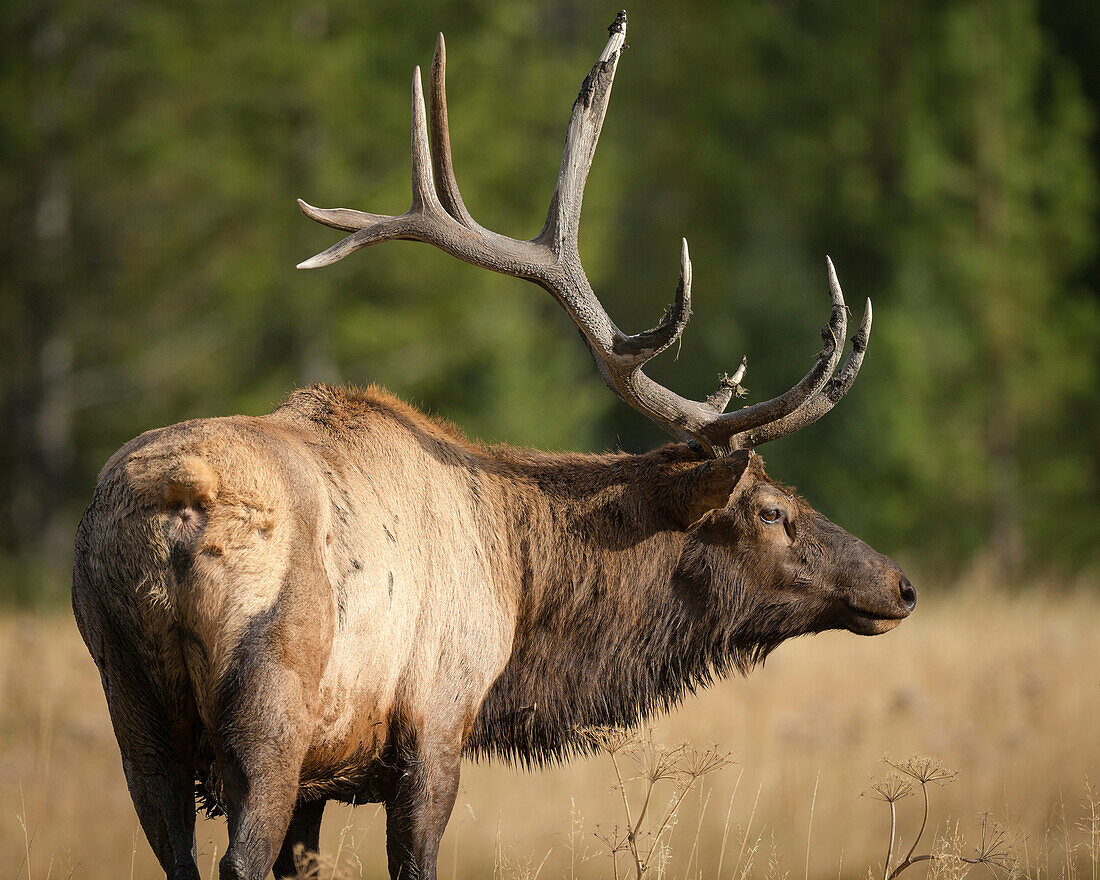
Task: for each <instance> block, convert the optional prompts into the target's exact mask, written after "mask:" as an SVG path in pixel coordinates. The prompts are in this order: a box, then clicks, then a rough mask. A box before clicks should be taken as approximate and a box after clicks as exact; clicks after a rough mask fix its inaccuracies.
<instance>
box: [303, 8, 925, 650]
mask: <svg viewBox="0 0 1100 880" xmlns="http://www.w3.org/2000/svg"><path fill="white" fill-rule="evenodd" d="M608 31H609V33H610V38H609V40H608V41H607V45H606V46H605V47H604V50H603V52H602V53H601V54H600V57H599V59H598V60H597V62H596V64H595V66H594V67H593V68H592V70H591V72H590V73H589V74H588V76H587V77H586V78H585V80H584V83H583V85H582V86H581V90H580V94H579V95H578V97H577V100H576V101H575V102H574V104H573V110H572V114H571V116H570V120H569V128H568V134H567V136H566V141H565V149H564V152H563V155H562V162H561V170H560V172H559V174H558V181H557V186H556V187H555V190H554V194H553V196H552V198H551V200H550V208H549V211H548V213H547V217H546V222H545V224H544V226H543V228H542V231H541V232H540V233H539V234H538V235H537V236H536V237H535V238H534V239H532V240H530V241H519V240H516V239H513V238H509V237H507V236H504V235H500V234H498V233H496V232H492V231H490V230H488V229H485V228H483V227H482V226H480V225H479V224H478V223H477V222H476V221H475V220H474V219H473V217H471V216H470V213H469V211H468V210H467V209H466V205H465V204H464V202H463V200H462V196H461V194H460V192H459V189H458V184H457V182H456V180H455V175H454V170H453V166H452V161H451V148H450V134H449V131H448V125H447V99H446V90H445V72H446V49H445V46H444V42H443V35H442V34H440V35H439V37H438V39H437V42H436V51H435V58H434V60H433V62H432V68H431V76H430V95H431V108H430V114H429V113H427V112H426V109H425V102H424V95H423V90H422V85H421V77H420V68H419V67H417V68H416V70H415V72H414V75H413V81H412V204H411V206H410V207H409V209H408V210H407V211H406V212H405V213H404V214H401V215H399V216H389V215H383V214H368V213H364V212H361V211H355V210H351V209H347V208H333V209H324V208H315V207H313V206H311V205H308V204H307V203H305V202H304V201H302V200H300V199H299V201H298V204H299V206H300V208H301V210H302V212H303V213H305V214H306V216H308V217H310V218H312V219H313V220H316V221H318V222H320V223H323V224H324V225H326V226H329V227H332V228H334V229H341V230H344V231H348V232H351V233H352V234H351V235H348V236H347V237H346V238H344V239H343V240H342V241H340V242H338V243H337V244H335V245H333V246H332V247H330V248H328V249H327V250H325V251H322V252H321V253H319V254H317V255H316V256H314V257H312V258H310V259H308V260H305V261H304V262H302V263H300V264H299V268H302V269H311V268H317V267H320V266H325V265H328V264H330V263H334V262H336V261H337V260H340V259H343V258H344V257H346V256H347V255H348V254H350V253H352V252H353V251H356V250H358V249H360V248H364V247H368V246H370V245H373V244H377V243H379V242H383V241H390V240H394V239H406V240H415V241H423V242H427V243H429V244H431V245H434V246H435V247H437V248H440V249H441V250H444V251H446V252H447V253H449V254H451V255H453V256H455V257H457V258H459V259H461V260H464V261H466V262H468V263H472V264H474V265H476V266H481V267H483V268H487V269H491V270H493V271H496V272H501V273H504V274H507V275H513V276H516V277H519V278H525V279H527V280H529V281H532V282H534V283H535V284H538V285H539V286H540V287H542V288H544V289H545V290H547V291H548V292H549V293H550V294H551V295H552V296H553V297H554V298H555V299H556V300H557V301H558V303H559V304H560V305H561V306H562V307H563V308H564V309H565V310H566V312H567V313H568V314H569V316H570V317H571V318H572V319H573V321H574V323H575V324H576V326H577V328H578V329H579V330H580V333H581V336H582V338H583V339H584V341H585V343H586V344H587V346H588V348H589V351H590V352H591V353H592V357H593V358H594V360H595V362H596V366H597V367H598V368H599V371H600V374H601V375H602V376H603V379H604V381H605V382H606V383H607V385H608V387H609V388H610V389H611V390H612V391H614V392H615V393H616V394H617V395H618V396H619V397H621V398H622V399H623V400H624V401H626V402H627V403H628V404H630V405H631V406H632V407H634V408H635V409H637V410H638V411H639V412H641V413H643V414H644V415H646V416H647V417H649V418H650V419H652V420H653V421H654V422H656V423H657V424H658V425H660V426H661V427H662V428H663V429H664V430H666V431H667V432H668V433H669V434H671V435H672V436H673V437H675V438H677V439H678V440H681V441H684V442H686V443H688V444H689V445H690V446H691V447H693V448H694V449H695V450H697V451H698V452H699V453H700V454H701V455H702V456H704V457H706V458H709V459H712V460H711V461H709V462H707V463H705V464H703V465H699V466H697V467H696V468H695V469H694V472H693V473H692V474H691V475H690V476H688V477H687V479H686V483H685V486H683V487H681V489H682V490H683V491H679V490H678V491H675V492H673V495H674V496H676V497H673V498H672V499H670V500H671V501H672V504H673V507H674V508H675V509H676V515H677V516H678V517H680V518H681V519H682V523H681V524H682V527H683V528H685V529H686V534H687V541H686V545H685V549H684V553H683V556H682V558H681V560H680V564H679V566H678V568H677V576H678V577H679V578H680V579H681V580H682V581H683V582H684V583H688V582H695V583H697V584H701V585H703V586H704V587H705V588H706V589H707V590H710V591H712V592H713V593H714V595H715V596H721V595H723V593H724V592H725V593H729V592H730V588H731V586H732V585H731V583H728V582H727V581H729V580H730V579H731V578H733V577H734V575H733V574H728V575H727V574H723V573H724V572H726V573H732V572H739V573H740V574H738V575H737V577H743V576H751V577H752V578H753V583H754V590H753V594H754V596H755V597H756V598H755V601H758V602H761V603H764V605H766V607H764V608H763V611H764V612H766V614H767V615H768V616H769V617H770V618H771V619H772V621H773V623H774V625H775V627H776V628H777V629H780V630H783V631H784V632H785V633H786V634H787V635H794V634H797V632H795V630H797V631H798V632H813V631H819V630H823V629H830V628H847V629H850V630H852V631H853V632H857V633H863V634H868V635H870V634H875V633H880V632H885V631H886V630H889V629H891V628H893V627H894V626H895V625H896V624H897V622H898V621H900V620H901V619H902V618H904V617H906V616H907V615H908V614H909V612H910V611H911V610H912V608H913V607H914V605H915V604H916V591H915V590H914V589H913V587H912V586H911V585H910V584H909V581H908V580H907V579H906V577H905V575H904V574H902V572H901V571H900V570H899V569H898V567H897V566H896V565H895V564H894V563H893V562H892V561H891V560H890V559H888V558H887V557H885V556H882V555H881V554H879V553H877V552H875V551H874V550H872V549H871V548H870V547H868V546H867V545H866V544H864V543H863V542H862V541H860V540H858V539H857V538H855V537H853V536H852V535H850V534H848V533H847V532H845V531H843V530H842V529H840V528H839V527H837V526H835V525H833V523H831V522H829V520H827V519H826V518H825V517H824V516H822V515H821V514H819V513H817V512H816V511H815V510H814V509H813V508H812V507H810V506H809V505H808V504H807V503H806V502H805V501H803V500H802V499H800V498H799V497H798V496H797V495H795V494H794V493H793V492H792V491H790V490H789V489H786V488H784V487H783V486H781V485H780V484H778V483H775V482H773V481H772V480H770V479H769V478H768V477H767V475H766V474H765V473H764V469H763V465H762V463H761V462H760V460H759V457H757V456H755V455H754V454H753V450H754V449H755V448H756V447H759V446H760V445H761V444H763V443H766V442H768V441H769V440H775V439H777V438H780V437H784V436H786V435H788V434H791V433H792V432H794V431H797V430H798V429H800V428H803V427H805V426H806V425H809V424H810V423H812V422H814V421H816V420H817V419H819V418H821V417H822V416H823V415H824V414H825V413H827V412H828V411H829V410H830V409H832V408H833V406H834V405H835V404H836V403H837V401H839V400H840V398H842V397H843V396H844V395H845V394H846V393H847V391H848V389H849V388H850V387H851V386H852V383H853V382H854V381H855V378H856V375H857V374H858V372H859V369H860V365H861V364H862V362H863V357H864V352H865V351H866V348H867V342H868V338H869V336H870V332H871V301H870V300H869V299H868V300H867V302H866V306H865V308H864V312H863V317H862V320H861V321H860V324H859V328H858V330H857V332H856V334H855V335H854V336H853V337H852V345H851V350H850V351H849V353H848V356H847V358H845V359H844V362H843V365H841V357H842V354H843V348H844V338H845V335H846V332H847V315H848V312H847V307H846V305H845V302H844V295H843V293H842V291H841V287H840V283H839V282H838V280H837V276H836V272H835V270H834V268H833V264H832V261H831V260H829V259H828V258H827V257H826V269H827V276H828V288H829V298H830V313H829V319H828V321H827V323H826V324H825V326H824V328H823V329H822V331H821V336H822V339H823V340H824V345H823V347H822V350H821V352H820V353H819V354H818V355H817V357H816V359H815V361H814V363H813V365H812V366H811V367H810V369H809V371H808V372H807V373H806V374H805V376H803V377H802V379H801V380H800V381H799V382H798V383H797V384H796V385H795V386H794V387H793V388H791V389H790V390H788V391H786V392H785V393H783V394H781V395H779V396H778V397H775V398H772V399H771V400H766V401H763V402H761V403H756V404H753V405H750V406H744V407H741V408H739V409H736V410H734V411H732V412H726V408H727V407H728V406H729V403H730V401H731V400H732V399H733V397H734V396H735V393H739V392H740V391H741V387H740V382H741V380H742V379H743V378H744V375H745V370H746V360H745V359H744V358H742V360H741V362H740V365H739V366H738V368H737V369H736V370H735V371H734V373H733V374H732V375H723V376H722V378H721V380H720V382H719V387H718V388H717V390H715V391H714V392H713V393H712V394H710V395H709V396H708V397H706V398H704V399H702V400H693V399H689V398H685V397H681V396H680V395H679V394H677V393H675V392H674V391H671V390H670V389H668V388H666V387H664V386H663V385H660V384H658V383H657V382H655V381H654V380H653V379H651V378H649V376H647V375H646V374H645V372H644V371H643V367H644V366H645V364H646V363H647V362H648V361H649V360H651V359H652V358H654V357H655V356H656V355H658V354H660V353H661V352H662V351H664V350H665V349H667V348H668V347H669V346H670V345H672V344H673V343H674V342H676V341H677V339H679V337H680V335H681V333H682V332H683V330H684V328H685V327H686V326H687V322H688V318H689V317H690V315H691V260H690V257H689V255H688V246H687V241H686V240H682V242H681V250H680V283H679V286H678V287H677V289H676V295H675V299H674V302H673V304H672V306H671V307H670V308H669V310H668V311H667V313H666V314H665V316H664V317H663V318H662V319H661V321H660V322H659V323H658V324H657V325H656V326H655V327H653V328H652V329H650V330H646V331H644V332H642V333H637V334H634V335H627V334H625V333H623V332H622V331H621V330H620V329H619V328H618V327H617V326H616V325H615V323H614V322H613V321H612V320H611V318H610V317H609V316H608V314H607V312H606V311H605V309H604V308H603V306H602V304H601V303H600V301H599V299H598V298H597V297H596V295H595V293H594V292H593V290H592V286H591V284H590V283H589V281H588V277H587V275H586V274H585V271H584V268H583V266H582V264H581V260H580V255H579V252H578V246H577V236H578V230H579V226H580V215H581V201H582V197H583V194H584V185H585V182H586V180H587V177H588V172H589V169H590V167H591V164H592V158H593V156H594V154H595V149H596V142H597V140H598V138H599V135H600V130H601V128H602V125H603V120H604V116H605V113H606V111H607V106H608V101H609V99H610V96H611V86H612V82H613V80H614V77H615V72H616V69H617V66H618V62H619V58H620V57H621V53H622V49H623V46H624V43H625V39H626V13H625V12H620V13H619V15H618V17H617V18H616V20H615V22H614V23H613V24H612V25H611V26H610V27H609V28H608ZM838 368H839V369H838ZM703 484H705V485H703ZM678 499H679V500H678ZM685 499H686V500H685ZM740 592H743V591H740ZM784 637H785V636H784ZM780 640H781V639H780Z"/></svg>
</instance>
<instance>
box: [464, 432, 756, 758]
mask: <svg viewBox="0 0 1100 880" xmlns="http://www.w3.org/2000/svg"><path fill="white" fill-rule="evenodd" d="M488 452H489V454H491V455H493V457H494V460H495V461H496V462H497V463H498V466H503V467H506V468H507V469H509V470H513V477H512V478H511V479H509V480H506V481H504V483H503V485H505V486H507V487H508V491H509V493H510V495H511V498H510V499H509V500H510V505H509V506H510V507H511V509H512V517H511V519H512V527H513V529H514V532H513V538H512V545H513V548H514V551H513V552H515V553H516V555H517V558H518V560H519V563H520V566H519V570H520V572H521V574H520V577H519V583H518V584H517V585H516V586H517V587H518V589H519V596H518V599H519V601H518V603H517V604H518V619H517V622H516V633H515V641H514V643H513V647H512V654H511V658H510V660H509V662H508V665H507V666H506V668H505V670H504V672H503V673H502V674H501V676H500V677H499V678H498V679H497V681H496V682H495V683H494V685H493V687H492V689H491V690H490V691H489V694H488V696H487V698H486V700H485V703H484V705H483V706H482V709H481V712H480V713H479V716H478V719H477V722H476V724H475V727H474V731H473V734H472V736H471V739H470V741H469V743H468V749H469V750H470V751H471V752H473V753H474V754H475V755H484V756H486V757H489V758H501V759H504V760H506V761H511V762H519V763H524V764H528V765H542V764H546V763H552V762H555V761H561V760H564V759H566V758H568V757H569V756H570V755H572V754H574V753H577V752H583V751H587V750H588V748H589V744H588V741H587V740H586V739H585V738H584V737H583V736H581V734H580V731H581V730H582V729H583V728H585V727H591V726H600V725H633V724H636V723H638V722H640V721H642V720H644V719H645V718H646V717H648V716H650V715H652V714H653V713H655V712H659V711H664V710H667V709H669V708H671V707H673V706H675V705H676V704H678V703H679V702H680V701H681V700H683V698H684V697H685V696H687V695H689V694H691V693H693V692H694V691H695V689H696V688H697V687H700V686H704V685H706V684H708V683H709V682H710V681H712V680H713V678H715V677H716V676H721V675H723V674H725V673H726V672H728V671H730V670H731V669H735V670H738V671H742V672H744V671H747V670H748V669H749V668H751V667H752V666H753V665H754V664H756V663H757V662H759V661H761V660H763V659H764V657H765V656H766V655H767V653H768V652H769V651H770V650H771V649H772V648H773V647H775V644H776V642H775V640H773V639H772V638H771V637H770V635H769V634H766V633H763V632H762V631H761V630H760V627H759V626H758V625H757V623H758V622H757V621H756V620H755V619H754V615H753V614H752V613H751V608H750V606H751V604H752V601H751V592H752V591H751V590H746V589H745V587H746V584H745V583H743V582H742V579H741V578H740V577H739V576H738V573H737V572H735V571H727V572H714V573H713V574H714V576H715V578H716V579H717V580H718V581H720V582H719V583H715V584H711V585H700V584H697V583H688V582H686V581H685V580H684V579H683V578H682V577H679V576H678V575H677V563H678V562H679V560H680V555H681V551H682V550H683V548H684V544H685V533H684V530H683V526H682V525H681V524H677V523H675V522H674V521H673V519H672V517H671V516H670V515H669V513H668V504H667V500H666V499H667V495H668V490H669V487H670V481H671V480H672V479H674V478H675V477H677V476H680V475H682V474H683V473H684V472H685V471H686V470H688V469H690V468H692V467H695V466H697V465H698V464H699V463H700V462H701V461H702V458H701V455H700V453H698V452H696V451H694V450H692V449H691V448H689V447H688V446H687V445H685V444H672V445H668V446H665V447H663V448H661V449H658V450H656V451H654V452H650V453H646V454H642V455H629V454H625V453H611V454H602V455H576V454H548V453H541V452H537V451H527V450H523V451H517V450H511V449H492V450H488ZM719 592H722V593H724V594H725V595H724V598H723V600H722V602H721V604H722V607H724V608H725V609H726V613H720V612H719V610H718V603H717V602H716V601H715V597H716V596H717V595H718V593H719ZM731 608H732V609H739V610H740V611H741V612H743V613H734V614H729V613H728V612H729V609H731Z"/></svg>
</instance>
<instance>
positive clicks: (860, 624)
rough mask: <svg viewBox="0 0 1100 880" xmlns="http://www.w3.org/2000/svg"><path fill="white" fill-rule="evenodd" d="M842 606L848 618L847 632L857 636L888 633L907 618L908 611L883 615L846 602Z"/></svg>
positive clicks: (846, 623)
mask: <svg viewBox="0 0 1100 880" xmlns="http://www.w3.org/2000/svg"><path fill="white" fill-rule="evenodd" d="M844 604H845V606H846V608H845V611H846V612H847V614H846V616H847V618H848V619H847V621H846V622H845V627H846V629H848V631H849V632H853V633H855V634H856V635H859V636H877V635H881V634H882V633H885V632H889V631H890V630H892V629H893V628H894V627H895V626H897V625H898V624H899V623H901V622H902V621H903V620H905V618H907V617H908V616H909V611H908V610H903V611H895V612H891V613H889V614H884V613H882V612H881V611H869V610H867V609H866V608H860V607H859V606H858V605H853V604H852V603H851V602H848V601H847V600H845V602H844Z"/></svg>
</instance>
